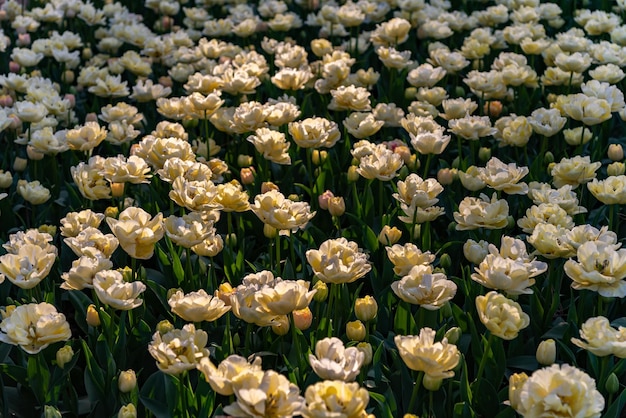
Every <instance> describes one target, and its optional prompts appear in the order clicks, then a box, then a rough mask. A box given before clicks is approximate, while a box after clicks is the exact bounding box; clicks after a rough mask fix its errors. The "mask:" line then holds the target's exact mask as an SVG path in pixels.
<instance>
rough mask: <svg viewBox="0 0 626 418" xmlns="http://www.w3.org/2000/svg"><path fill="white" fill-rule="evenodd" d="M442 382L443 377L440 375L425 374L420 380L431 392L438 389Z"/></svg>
mask: <svg viewBox="0 0 626 418" xmlns="http://www.w3.org/2000/svg"><path fill="white" fill-rule="evenodd" d="M442 383H443V379H442V378H441V377H431V376H430V375H429V374H425V375H424V379H423V380H422V384H423V385H424V387H425V388H426V389H427V390H430V391H431V392H435V391H438V390H439V388H440V387H441V384H442Z"/></svg>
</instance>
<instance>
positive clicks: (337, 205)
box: [328, 197, 346, 216]
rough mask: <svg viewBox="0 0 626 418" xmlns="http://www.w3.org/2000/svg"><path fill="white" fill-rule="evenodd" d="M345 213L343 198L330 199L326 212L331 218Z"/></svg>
mask: <svg viewBox="0 0 626 418" xmlns="http://www.w3.org/2000/svg"><path fill="white" fill-rule="evenodd" d="M345 211H346V202H345V201H344V200H343V197H332V198H330V199H329V200H328V212H330V214H331V215H332V216H341V215H343V214H344V212H345Z"/></svg>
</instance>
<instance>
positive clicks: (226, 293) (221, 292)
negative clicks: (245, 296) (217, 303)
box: [215, 282, 235, 306]
mask: <svg viewBox="0 0 626 418" xmlns="http://www.w3.org/2000/svg"><path fill="white" fill-rule="evenodd" d="M233 293H235V291H234V290H233V287H232V286H231V284H230V283H228V282H224V283H222V284H220V285H219V287H218V288H217V290H216V291H215V296H217V297H218V298H220V300H221V301H222V302H224V303H225V304H226V305H227V306H230V303H231V302H230V295H232V294H233Z"/></svg>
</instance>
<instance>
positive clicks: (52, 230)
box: [37, 224, 57, 236]
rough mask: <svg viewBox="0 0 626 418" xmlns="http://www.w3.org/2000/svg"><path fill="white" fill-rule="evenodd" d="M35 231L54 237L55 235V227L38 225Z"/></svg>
mask: <svg viewBox="0 0 626 418" xmlns="http://www.w3.org/2000/svg"><path fill="white" fill-rule="evenodd" d="M37 230H38V231H39V232H45V233H46V234H50V235H52V236H55V235H56V233H57V227H56V226H55V225H46V224H43V225H39V227H38V228H37Z"/></svg>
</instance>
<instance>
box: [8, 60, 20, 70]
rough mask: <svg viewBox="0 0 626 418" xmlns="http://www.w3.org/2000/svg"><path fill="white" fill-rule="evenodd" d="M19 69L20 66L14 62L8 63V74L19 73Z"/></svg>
mask: <svg viewBox="0 0 626 418" xmlns="http://www.w3.org/2000/svg"><path fill="white" fill-rule="evenodd" d="M21 68H22V67H20V65H19V64H18V63H17V62H15V61H10V62H9V72H12V73H19V72H20V69H21Z"/></svg>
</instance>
